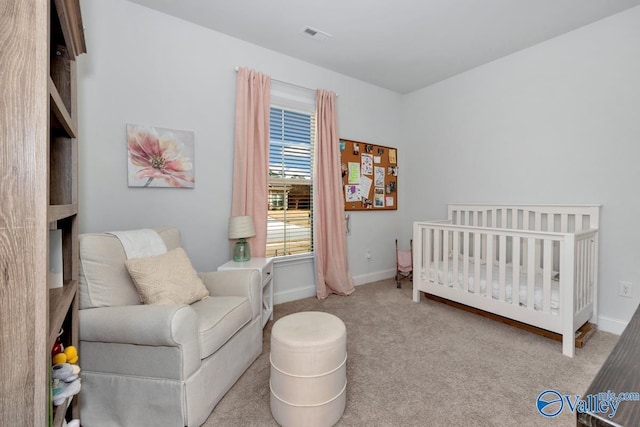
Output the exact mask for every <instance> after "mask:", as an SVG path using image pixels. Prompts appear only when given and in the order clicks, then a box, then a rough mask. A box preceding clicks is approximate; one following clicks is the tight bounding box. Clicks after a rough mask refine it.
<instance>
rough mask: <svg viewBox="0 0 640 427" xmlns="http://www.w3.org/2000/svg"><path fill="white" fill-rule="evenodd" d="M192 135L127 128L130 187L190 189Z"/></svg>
mask: <svg viewBox="0 0 640 427" xmlns="http://www.w3.org/2000/svg"><path fill="white" fill-rule="evenodd" d="M193 144H194V137H193V132H189V131H181V130H171V129H163V128H157V127H145V126H138V125H127V151H128V156H129V165H128V166H129V187H178V188H193V186H194V182H195V178H194V171H193Z"/></svg>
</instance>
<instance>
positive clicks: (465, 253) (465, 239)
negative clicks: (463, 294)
mask: <svg viewBox="0 0 640 427" xmlns="http://www.w3.org/2000/svg"><path fill="white" fill-rule="evenodd" d="M462 274H463V275H462V280H463V287H462V288H463V289H464V290H465V291H469V232H468V231H464V232H462Z"/></svg>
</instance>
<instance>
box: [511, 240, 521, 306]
mask: <svg viewBox="0 0 640 427" xmlns="http://www.w3.org/2000/svg"><path fill="white" fill-rule="evenodd" d="M511 244H512V245H511V246H512V250H513V253H512V257H511V264H512V265H513V282H512V285H511V303H512V304H513V305H519V304H520V238H519V237H514V238H513V240H512V242H511Z"/></svg>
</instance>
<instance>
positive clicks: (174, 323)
mask: <svg viewBox="0 0 640 427" xmlns="http://www.w3.org/2000/svg"><path fill="white" fill-rule="evenodd" d="M79 323H80V328H79V329H80V345H81V354H80V357H82V353H83V352H91V353H92V354H91V357H90V358H89V359H91V360H92V361H96V363H95V366H89V367H86V368H89V370H97V371H101V372H114V373H115V372H118V373H127V374H139V375H149V376H154V375H153V374H151V373H150V370H152V369H154V367H153V365H155V367H160V366H162V370H163V371H166V372H169V373H170V374H169V376H168V377H169V378H171V377H174V376H177V377H181V376H182V377H183V378H187V377H188V376H189V375H190V374H191V373H192V372H195V371H196V370H197V369H198V367H199V366H200V340H199V329H198V328H199V325H198V318H197V315H196V313H195V311H194V310H193V309H192V308H191V307H189V306H186V305H183V306H175V305H131V306H120V307H100V308H91V309H84V310H79ZM176 348H177V349H176ZM176 350H178V351H176ZM164 353H169V355H168V356H167V355H165V356H163V354H164ZM150 355H151V356H152V357H154V358H155V357H156V356H157V359H158V360H155V359H154V363H153V364H152V363H149V360H148V359H149V356H150ZM145 365H149V366H148V367H147V366H145ZM84 368H85V366H83V369H84ZM141 371H142V374H141V373H140V372H141Z"/></svg>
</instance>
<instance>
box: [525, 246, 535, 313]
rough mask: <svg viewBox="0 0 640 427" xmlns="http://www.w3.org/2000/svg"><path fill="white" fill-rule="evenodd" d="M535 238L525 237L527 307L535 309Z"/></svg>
mask: <svg viewBox="0 0 640 427" xmlns="http://www.w3.org/2000/svg"><path fill="white" fill-rule="evenodd" d="M536 240H537V239H531V238H530V239H527V247H528V250H529V257H528V259H527V265H528V266H529V267H528V271H527V308H528V309H529V310H535V308H536V307H535V286H536V267H535V266H536V251H535V245H536Z"/></svg>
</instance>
